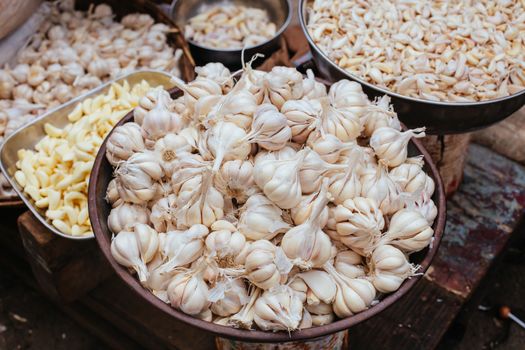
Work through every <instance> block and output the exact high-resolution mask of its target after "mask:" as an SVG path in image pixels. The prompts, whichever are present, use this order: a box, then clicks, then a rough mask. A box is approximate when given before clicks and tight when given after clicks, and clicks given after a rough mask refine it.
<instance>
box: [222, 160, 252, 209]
mask: <svg viewBox="0 0 525 350" xmlns="http://www.w3.org/2000/svg"><path fill="white" fill-rule="evenodd" d="M215 184H216V185H217V189H218V190H219V191H221V192H222V193H224V194H225V195H227V196H228V197H230V198H235V200H236V201H237V203H241V204H242V203H245V202H246V200H247V199H248V198H249V196H250V195H251V194H253V192H254V189H253V188H254V185H255V182H254V180H253V163H252V162H251V161H250V160H239V159H236V160H229V161H227V162H225V163H224V164H223V165H222V167H221V170H220V172H219V173H218V174H217V177H216V179H215Z"/></svg>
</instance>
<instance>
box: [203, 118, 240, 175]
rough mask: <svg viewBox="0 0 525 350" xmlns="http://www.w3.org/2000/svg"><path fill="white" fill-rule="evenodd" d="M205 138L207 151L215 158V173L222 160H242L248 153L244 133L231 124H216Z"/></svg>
mask: <svg viewBox="0 0 525 350" xmlns="http://www.w3.org/2000/svg"><path fill="white" fill-rule="evenodd" d="M205 138H206V145H207V147H208V149H209V150H210V152H211V154H212V155H213V156H214V157H215V161H214V163H213V170H214V171H215V172H216V171H218V170H219V168H220V167H221V165H222V162H223V160H234V159H240V160H243V159H246V157H248V154H249V153H250V145H249V144H248V143H247V142H246V141H245V138H246V133H245V132H244V130H243V129H241V128H239V127H238V126H237V125H235V124H233V123H228V122H219V123H217V124H216V125H215V126H214V127H213V128H211V129H208V132H207V133H206V136H205Z"/></svg>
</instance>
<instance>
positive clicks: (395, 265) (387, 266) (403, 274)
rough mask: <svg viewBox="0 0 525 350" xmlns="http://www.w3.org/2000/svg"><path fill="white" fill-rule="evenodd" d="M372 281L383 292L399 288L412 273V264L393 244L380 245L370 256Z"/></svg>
mask: <svg viewBox="0 0 525 350" xmlns="http://www.w3.org/2000/svg"><path fill="white" fill-rule="evenodd" d="M370 270H371V275H372V276H371V277H372V283H373V284H374V287H376V289H377V290H378V291H379V292H381V293H390V292H394V291H396V290H398V289H399V287H400V286H401V284H402V283H403V281H404V280H405V279H406V278H408V277H409V276H411V275H412V265H411V264H410V263H409V262H408V259H407V257H406V256H405V254H403V252H402V251H400V250H399V249H397V248H395V247H393V246H391V245H387V244H385V245H380V246H379V247H377V248H376V249H375V250H374V252H373V253H372V256H371V258H370Z"/></svg>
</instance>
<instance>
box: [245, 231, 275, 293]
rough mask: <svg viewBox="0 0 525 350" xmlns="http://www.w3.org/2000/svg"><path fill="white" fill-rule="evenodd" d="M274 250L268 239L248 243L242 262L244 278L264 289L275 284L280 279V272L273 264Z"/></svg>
mask: <svg viewBox="0 0 525 350" xmlns="http://www.w3.org/2000/svg"><path fill="white" fill-rule="evenodd" d="M275 251H276V248H275V246H274V245H273V244H272V243H271V242H270V241H267V240H264V239H260V240H258V241H255V242H253V243H252V244H251V245H250V247H249V248H248V254H247V255H246V260H245V262H244V268H245V276H246V278H247V279H248V280H249V281H250V282H251V283H253V284H254V285H256V286H257V287H259V288H261V289H264V290H268V289H270V288H272V287H275V286H277V285H278V284H279V283H280V281H281V274H280V272H279V269H278V268H277V265H276V264H275Z"/></svg>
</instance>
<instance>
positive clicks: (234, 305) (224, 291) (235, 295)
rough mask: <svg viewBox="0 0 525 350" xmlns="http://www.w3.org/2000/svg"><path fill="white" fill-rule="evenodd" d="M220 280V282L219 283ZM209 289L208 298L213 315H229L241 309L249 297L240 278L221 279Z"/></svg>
mask: <svg viewBox="0 0 525 350" xmlns="http://www.w3.org/2000/svg"><path fill="white" fill-rule="evenodd" d="M221 282H222V283H221ZM221 282H218V283H217V284H216V286H215V287H213V289H212V290H210V295H209V297H208V300H209V301H211V307H210V308H211V311H212V312H213V313H214V314H215V315H219V316H230V315H233V314H235V313H237V312H239V311H240V310H241V308H242V307H243V305H245V304H246V303H247V302H248V301H249V300H250V297H249V296H248V290H247V289H246V285H245V284H244V281H242V280H241V279H235V280H226V281H221Z"/></svg>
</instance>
